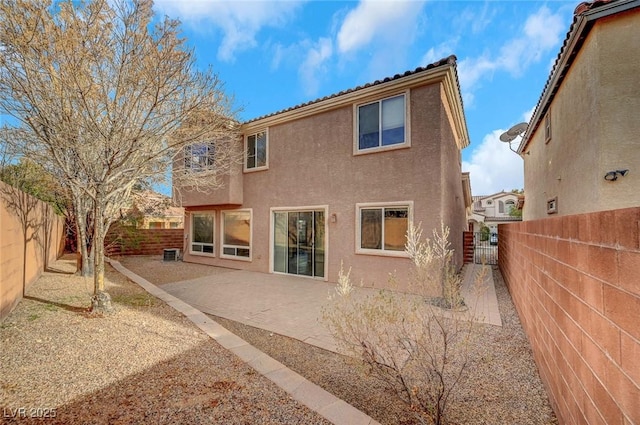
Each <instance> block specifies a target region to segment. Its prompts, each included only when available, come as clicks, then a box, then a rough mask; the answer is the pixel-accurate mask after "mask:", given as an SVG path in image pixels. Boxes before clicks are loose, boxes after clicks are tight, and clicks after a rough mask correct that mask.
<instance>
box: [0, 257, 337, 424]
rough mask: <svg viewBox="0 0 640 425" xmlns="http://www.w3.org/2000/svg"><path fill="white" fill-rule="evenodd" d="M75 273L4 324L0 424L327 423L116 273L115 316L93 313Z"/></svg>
mask: <svg viewBox="0 0 640 425" xmlns="http://www.w3.org/2000/svg"><path fill="white" fill-rule="evenodd" d="M74 264H75V257H73V258H71V259H69V260H61V261H58V262H56V263H55V265H53V268H54V269H56V271H55V272H47V273H45V274H44V275H43V276H42V277H41V278H40V279H39V280H38V281H36V282H35V283H34V284H33V285H32V286H30V287H29V289H28V290H27V296H26V298H25V299H23V300H22V301H21V302H20V304H19V305H18V306H17V307H16V308H15V310H14V311H13V312H12V313H11V314H10V315H9V316H7V317H6V318H5V319H4V320H3V321H2V322H1V323H0V347H1V348H2V349H1V350H0V407H1V408H2V412H3V414H2V417H1V418H0V422H3V423H32V422H41V421H43V422H46V423H50V424H142V423H145V424H147V423H154V424H169V423H188V424H211V423H223V424H276V423H286V424H309V423H311V424H328V423H329V422H327V421H326V420H324V419H323V418H322V417H320V416H319V415H318V414H317V413H315V412H314V411H311V410H309V409H308V408H306V407H305V406H303V405H301V404H299V403H298V402H297V401H295V400H293V399H291V398H290V397H289V395H288V394H287V393H286V392H284V391H283V390H282V389H280V388H279V387H278V386H276V385H275V384H274V383H272V382H271V381H270V380H268V379H267V378H265V377H264V376H262V375H260V374H258V373H256V372H255V371H254V370H253V369H252V368H250V367H249V366H247V365H246V364H244V363H243V362H242V361H240V360H239V359H238V358H237V357H236V356H235V355H233V354H231V353H230V352H229V351H227V350H225V349H224V348H222V347H221V346H220V345H218V344H217V343H216V342H215V341H213V340H212V339H210V338H209V337H208V336H207V335H206V334H205V333H203V332H202V331H200V330H199V329H198V328H197V327H195V325H193V324H192V323H191V322H190V321H188V320H187V319H186V318H185V317H184V316H182V315H181V314H179V313H177V312H176V311H175V310H173V309H172V308H170V307H169V306H167V305H166V304H165V303H163V302H162V301H160V300H158V299H156V298H154V297H152V296H150V295H149V294H148V293H147V292H146V291H144V290H143V289H142V288H140V287H139V286H138V285H136V284H134V283H132V282H131V281H129V280H128V279H126V278H124V277H123V276H122V275H120V274H119V273H117V272H115V271H113V269H111V268H110V267H109V266H107V276H106V289H107V291H108V292H109V293H110V294H111V296H112V299H113V302H114V306H115V307H116V313H115V314H113V315H108V316H104V317H95V316H92V315H89V314H87V307H88V306H89V305H90V301H89V299H90V296H91V293H92V290H91V288H92V285H93V282H92V281H91V280H87V279H84V278H82V277H79V276H75V275H73V274H72V273H73V271H75V268H74Z"/></svg>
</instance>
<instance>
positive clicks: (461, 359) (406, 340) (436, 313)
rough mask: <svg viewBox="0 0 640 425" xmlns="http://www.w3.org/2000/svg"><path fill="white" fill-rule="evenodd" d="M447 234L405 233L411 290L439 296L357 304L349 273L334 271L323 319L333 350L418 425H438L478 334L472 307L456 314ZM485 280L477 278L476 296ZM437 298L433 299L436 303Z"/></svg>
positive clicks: (386, 297)
mask: <svg viewBox="0 0 640 425" xmlns="http://www.w3.org/2000/svg"><path fill="white" fill-rule="evenodd" d="M448 233H449V230H448V228H445V227H444V226H443V227H442V229H441V231H440V232H439V233H438V232H436V231H434V238H433V240H432V241H431V240H427V241H426V242H423V241H422V240H421V235H422V231H421V230H420V228H419V227H418V228H414V227H413V226H410V227H409V230H408V232H407V245H406V251H407V253H408V254H409V256H410V258H411V260H412V262H413V278H412V282H411V284H412V291H413V292H417V293H433V292H434V291H435V292H437V293H440V294H442V297H441V298H442V299H443V300H445V301H446V303H444V304H442V303H437V304H438V305H441V306H447V307H450V308H441V307H438V306H436V305H434V303H433V302H432V301H433V299H432V298H427V297H421V296H412V295H408V294H403V293H398V292H393V291H390V290H381V291H379V292H378V293H377V294H376V295H373V296H369V297H364V298H360V297H358V294H357V292H354V291H353V285H352V284H351V281H350V277H349V275H350V270H349V272H348V273H344V270H343V269H342V268H341V270H340V274H339V280H338V282H339V284H338V286H337V288H336V293H335V295H334V296H332V299H333V302H332V303H331V304H330V306H329V308H327V309H325V310H324V312H323V318H324V321H325V323H326V324H327V325H328V327H329V329H330V331H331V333H332V334H333V336H334V337H335V338H336V339H337V340H338V343H339V345H340V347H341V348H342V349H343V350H344V351H345V352H346V353H348V354H350V355H353V356H355V357H357V358H359V359H361V360H362V361H363V363H364V364H365V365H366V366H367V368H368V371H369V373H371V375H372V376H373V377H375V378H377V379H379V380H380V381H382V382H383V383H384V384H386V385H387V386H388V387H389V388H390V389H391V390H392V391H393V393H394V394H395V395H397V396H398V397H399V399H400V400H402V401H403V402H404V403H406V404H407V405H408V406H409V408H410V409H411V410H412V411H413V412H415V414H416V417H417V418H418V419H419V420H420V422H421V423H433V424H436V425H440V424H443V423H445V421H446V413H447V409H448V407H449V406H450V404H451V402H452V401H453V400H454V397H455V389H456V385H457V384H458V382H460V380H461V379H463V377H464V372H465V370H466V369H467V367H468V366H469V356H468V354H469V347H470V345H471V344H472V343H473V342H474V341H475V339H476V337H477V336H478V335H479V328H478V326H476V325H475V322H474V320H476V319H477V314H476V309H475V306H470V307H469V308H468V309H467V310H466V311H465V312H461V311H460V310H461V308H462V307H463V305H464V302H463V299H462V295H461V288H460V283H461V278H460V276H459V275H458V274H457V273H456V271H455V268H454V267H453V264H452V253H453V251H452V250H451V248H450V245H449V242H448V241H447V236H448ZM483 280H484V277H483V276H482V275H479V276H477V277H476V279H475V282H476V286H477V288H476V290H478V291H479V290H480V289H481V283H482V282H483ZM438 298H440V297H438Z"/></svg>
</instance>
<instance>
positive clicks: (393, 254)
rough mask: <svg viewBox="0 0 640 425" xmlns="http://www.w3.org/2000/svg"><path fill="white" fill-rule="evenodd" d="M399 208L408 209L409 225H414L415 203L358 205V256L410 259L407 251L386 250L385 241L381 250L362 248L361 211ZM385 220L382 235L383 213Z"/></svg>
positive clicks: (368, 203)
mask: <svg viewBox="0 0 640 425" xmlns="http://www.w3.org/2000/svg"><path fill="white" fill-rule="evenodd" d="M398 207H406V208H407V209H408V225H411V224H412V223H413V201H398V202H366V203H358V204H356V229H355V230H356V232H355V233H356V254H366V255H382V256H388V257H403V258H408V257H409V254H407V251H406V250H403V251H391V250H385V249H384V240H383V241H382V248H381V249H370V248H362V247H361V246H362V223H361V217H362V213H361V211H362V210H363V209H374V208H383V209H384V208H398ZM382 218H383V220H382V226H383V227H382V234H383V235H384V212H383V217H382Z"/></svg>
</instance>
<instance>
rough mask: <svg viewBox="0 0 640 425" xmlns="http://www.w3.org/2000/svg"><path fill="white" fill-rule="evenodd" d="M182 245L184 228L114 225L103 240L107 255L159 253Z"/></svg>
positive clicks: (181, 247) (180, 247)
mask: <svg viewBox="0 0 640 425" xmlns="http://www.w3.org/2000/svg"><path fill="white" fill-rule="evenodd" d="M183 245H184V229H135V228H122V227H119V226H118V225H114V226H112V227H111V229H110V230H109V233H108V234H107V237H106V240H105V248H106V252H107V255H110V256H114V255H160V254H162V253H163V250H164V249H165V248H179V249H180V251H182V249H183Z"/></svg>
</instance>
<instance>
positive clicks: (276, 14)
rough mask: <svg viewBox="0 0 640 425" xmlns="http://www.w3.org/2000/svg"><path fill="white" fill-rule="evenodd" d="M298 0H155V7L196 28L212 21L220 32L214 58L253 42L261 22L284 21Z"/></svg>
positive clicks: (225, 58) (204, 28) (231, 57)
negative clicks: (220, 38)
mask: <svg viewBox="0 0 640 425" xmlns="http://www.w3.org/2000/svg"><path fill="white" fill-rule="evenodd" d="M300 4H301V2H300V1H293V0H291V1H279V2H267V1H235V2H233V1H228V0H189V1H178V0H155V3H154V7H155V9H156V10H157V11H158V12H160V13H162V14H165V15H168V16H171V17H173V18H179V19H180V20H181V21H182V22H183V23H185V24H186V25H189V26H191V27H193V28H194V29H196V30H201V31H202V32H206V31H207V30H208V29H210V26H211V25H213V26H214V27H216V28H219V29H221V30H222V32H223V33H224V36H223V39H222V43H221V45H220V46H219V47H218V58H219V59H220V60H223V61H233V60H234V58H235V55H236V53H238V52H240V51H243V50H248V49H250V48H253V47H255V46H256V44H257V43H256V35H257V33H258V32H259V31H260V30H261V29H262V28H263V27H265V26H279V25H283V24H284V23H286V22H287V21H288V20H289V19H290V17H291V16H292V15H293V13H294V12H295V11H296V9H297V8H298V7H299V5H300Z"/></svg>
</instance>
